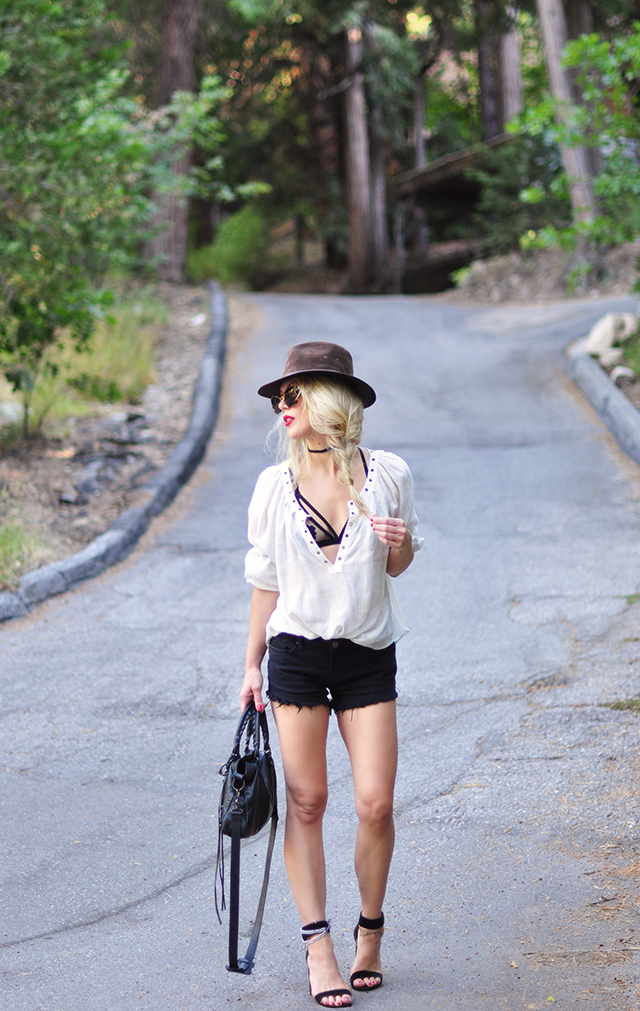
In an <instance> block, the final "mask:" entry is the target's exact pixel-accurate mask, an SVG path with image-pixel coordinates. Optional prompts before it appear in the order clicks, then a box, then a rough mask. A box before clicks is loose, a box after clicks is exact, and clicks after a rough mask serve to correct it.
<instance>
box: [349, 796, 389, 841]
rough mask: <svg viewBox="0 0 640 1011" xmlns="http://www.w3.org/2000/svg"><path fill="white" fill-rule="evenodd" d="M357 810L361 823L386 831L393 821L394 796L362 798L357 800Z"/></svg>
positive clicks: (375, 829)
mask: <svg viewBox="0 0 640 1011" xmlns="http://www.w3.org/2000/svg"><path fill="white" fill-rule="evenodd" d="M356 812H357V815H358V819H359V821H360V823H361V824H363V825H366V826H367V827H368V828H371V829H373V830H374V831H377V832H384V831H385V830H386V829H388V827H389V825H390V824H391V823H392V822H393V797H379V796H376V797H364V798H360V799H359V800H357V801H356Z"/></svg>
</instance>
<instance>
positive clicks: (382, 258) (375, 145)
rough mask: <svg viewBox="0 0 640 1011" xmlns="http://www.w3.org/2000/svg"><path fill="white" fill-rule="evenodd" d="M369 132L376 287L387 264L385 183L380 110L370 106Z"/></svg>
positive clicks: (387, 237) (383, 145)
mask: <svg viewBox="0 0 640 1011" xmlns="http://www.w3.org/2000/svg"><path fill="white" fill-rule="evenodd" d="M369 125H370V129H371V143H370V148H371V232H372V241H373V277H374V280H375V281H376V283H377V284H380V283H381V282H382V280H383V278H384V275H385V273H386V271H387V267H388V265H389V236H388V233H387V180H386V157H385V154H386V152H385V143H384V137H383V136H382V110H381V108H380V106H379V105H374V106H372V109H371V117H370V124H369Z"/></svg>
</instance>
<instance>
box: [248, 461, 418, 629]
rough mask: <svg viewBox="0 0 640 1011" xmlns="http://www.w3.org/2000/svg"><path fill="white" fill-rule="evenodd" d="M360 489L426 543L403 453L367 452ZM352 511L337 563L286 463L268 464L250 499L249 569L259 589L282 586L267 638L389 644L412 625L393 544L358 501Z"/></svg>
mask: <svg viewBox="0 0 640 1011" xmlns="http://www.w3.org/2000/svg"><path fill="white" fill-rule="evenodd" d="M360 494H361V496H362V499H363V501H364V502H365V504H366V506H367V509H368V510H369V513H370V515H372V516H373V515H378V516H394V517H400V518H402V519H403V520H404V522H405V524H406V526H407V529H408V530H409V531H410V532H411V535H412V537H413V548H414V551H417V550H418V549H419V548H421V547H422V543H423V542H422V538H420V537H417V536H416V529H417V524H418V519H417V516H416V514H415V510H414V508H413V481H412V478H411V472H410V470H409V467H408V466H407V464H406V463H405V462H404V460H402V459H400V457H399V456H396V455H395V454H394V453H385V452H376V453H370V458H369V473H368V476H367V480H366V482H365V485H364V488H363V489H362V492H361V493H360ZM349 512H350V516H351V519H350V521H349V526H350V529H349V533H348V534H345V535H344V537H343V539H342V543H341V545H340V548H339V551H338V555H337V557H336V560H335V562H334V563H333V564H332V563H331V562H330V561H329V559H328V558H327V557H326V556H325V554H324V552H323V551H321V550H320V548H319V547H318V545H317V544H316V542H315V541H314V539H313V537H312V536H311V533H310V532H309V529H308V527H307V524H306V515H305V513H304V511H303V509H302V508H301V507H300V504H299V503H298V501H297V499H296V497H295V493H294V488H293V482H292V479H291V473H290V471H289V467H288V465H287V464H286V463H284V464H279V465H278V466H276V467H268V468H267V470H265V471H263V472H262V474H261V475H260V477H259V478H258V481H257V484H256V487H255V491H254V493H253V498H252V499H251V504H250V505H249V540H250V542H251V544H252V545H253V547H252V548H251V550H250V551H249V553H248V554H247V557H246V563H245V576H246V579H247V581H248V582H249V583H252V584H253V585H254V586H257V587H258V588H259V589H262V590H273V591H279V594H280V596H279V597H278V603H277V605H276V609H275V611H274V612H273V614H272V616H271V619H270V621H269V624H268V625H267V642H268V641H269V639H271V638H272V637H273V636H274V635H278V634H279V633H280V632H287V633H289V634H290V635H299V636H303V637H304V638H306V639H315V638H317V637H320V638H322V639H332V638H337V637H340V638H344V639H351V640H352V641H353V642H357V643H359V644H360V645H362V646H369V647H371V648H372V649H384V648H385V647H386V646H389V645H390V644H391V643H392V642H397V640H398V639H400V638H401V637H402V636H403V635H404V634H405V633H406V632H407V628H406V626H405V621H404V617H403V615H402V612H401V610H400V607H399V605H398V603H397V600H396V597H395V593H394V592H393V588H392V586H391V580H390V577H389V576H388V575H387V573H386V566H387V558H388V553H389V551H388V548H387V547H385V545H384V544H383V543H382V542H381V541H380V539H379V538H378V537H377V536H376V535H375V534H374V532H373V530H372V528H371V524H370V522H369V518H368V517H367V516H363V515H362V514H360V513H359V512H357V510H356V507H355V505H354V503H353V502H350V503H349Z"/></svg>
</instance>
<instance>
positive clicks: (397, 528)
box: [371, 516, 411, 549]
mask: <svg viewBox="0 0 640 1011" xmlns="http://www.w3.org/2000/svg"><path fill="white" fill-rule="evenodd" d="M371 526H372V527H373V532H374V534H376V536H377V537H379V538H380V540H381V541H382V543H383V544H386V545H387V547H388V548H397V549H400V548H402V547H407V546H410V545H411V534H410V533H409V531H408V530H407V528H406V526H405V525H404V520H397V519H395V517H393V516H372V517H371Z"/></svg>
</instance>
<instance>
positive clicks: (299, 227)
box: [295, 214, 306, 267]
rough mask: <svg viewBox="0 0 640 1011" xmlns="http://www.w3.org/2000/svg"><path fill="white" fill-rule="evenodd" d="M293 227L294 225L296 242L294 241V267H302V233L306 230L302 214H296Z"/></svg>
mask: <svg viewBox="0 0 640 1011" xmlns="http://www.w3.org/2000/svg"><path fill="white" fill-rule="evenodd" d="M295 225H296V241H295V247H296V267H304V232H305V228H306V222H305V219H304V214H296V218H295Z"/></svg>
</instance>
